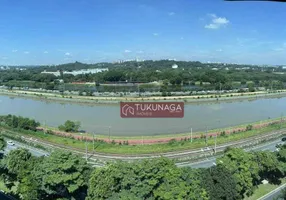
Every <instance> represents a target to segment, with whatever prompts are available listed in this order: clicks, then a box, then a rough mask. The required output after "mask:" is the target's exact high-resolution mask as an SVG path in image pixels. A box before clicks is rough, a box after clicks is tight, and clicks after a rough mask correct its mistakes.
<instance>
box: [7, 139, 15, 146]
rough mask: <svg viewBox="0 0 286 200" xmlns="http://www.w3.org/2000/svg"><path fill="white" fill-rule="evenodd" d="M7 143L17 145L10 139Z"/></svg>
mask: <svg viewBox="0 0 286 200" xmlns="http://www.w3.org/2000/svg"><path fill="white" fill-rule="evenodd" d="M7 144H8V145H11V146H14V145H15V143H14V142H12V141H11V140H9V141H8V142H7Z"/></svg>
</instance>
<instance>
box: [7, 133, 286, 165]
mask: <svg viewBox="0 0 286 200" xmlns="http://www.w3.org/2000/svg"><path fill="white" fill-rule="evenodd" d="M13 142H14V143H15V145H14V146H11V145H7V147H6V149H5V151H4V154H7V153H8V152H9V151H11V150H13V149H17V148H26V149H29V151H30V152H31V153H32V155H34V156H37V157H39V156H44V155H47V154H48V152H45V151H43V150H39V149H36V148H32V147H29V146H27V145H24V144H21V143H18V142H15V141H13ZM283 143H285V142H281V138H279V139H276V140H274V141H271V142H267V143H264V144H261V145H258V146H254V147H253V148H248V149H246V151H251V150H253V151H265V150H270V151H275V150H276V145H277V144H283ZM218 157H219V156H218ZM218 157H209V158H206V159H205V160H203V161H199V162H185V163H177V166H178V167H192V168H208V167H211V166H213V165H214V164H215V163H216V159H217V158H218ZM98 166H99V165H98Z"/></svg>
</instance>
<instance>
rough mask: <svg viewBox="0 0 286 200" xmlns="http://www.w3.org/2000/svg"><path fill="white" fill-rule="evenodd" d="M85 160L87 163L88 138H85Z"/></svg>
mask: <svg viewBox="0 0 286 200" xmlns="http://www.w3.org/2000/svg"><path fill="white" fill-rule="evenodd" d="M85 155H86V156H85V159H86V161H87V136H85Z"/></svg>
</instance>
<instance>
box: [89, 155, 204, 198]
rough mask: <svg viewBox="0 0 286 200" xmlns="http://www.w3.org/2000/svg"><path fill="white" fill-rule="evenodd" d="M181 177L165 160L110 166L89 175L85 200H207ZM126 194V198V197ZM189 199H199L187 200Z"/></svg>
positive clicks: (202, 193) (179, 172) (170, 163)
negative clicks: (120, 199) (122, 198)
mask: <svg viewBox="0 0 286 200" xmlns="http://www.w3.org/2000/svg"><path fill="white" fill-rule="evenodd" d="M182 176H183V171H182V169H179V168H178V167H176V165H175V164H174V163H173V161H171V160H168V159H165V158H161V159H156V160H143V161H138V162H134V163H126V162H118V163H115V164H109V165H108V166H107V167H105V168H100V169H96V170H95V171H94V172H93V173H92V175H91V178H90V181H89V190H88V197H87V200H92V199H118V198H120V197H124V199H166V200H167V199H207V198H205V193H206V192H205V191H204V192H205V193H204V192H202V190H198V191H195V190H194V189H193V188H191V185H195V183H190V182H191V181H190V182H189V184H188V182H187V181H185V180H184V178H183V177H182ZM102 177H104V178H102ZM185 179H187V177H185ZM194 188H195V187H194ZM197 188H199V187H197ZM126 194H128V195H127V196H126V197H125V195H126ZM192 196H197V197H198V198H190V197H192Z"/></svg>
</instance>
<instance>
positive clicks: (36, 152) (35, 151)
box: [4, 141, 48, 157]
mask: <svg viewBox="0 0 286 200" xmlns="http://www.w3.org/2000/svg"><path fill="white" fill-rule="evenodd" d="M13 142H14V143H15V145H8V144H7V147H6V148H5V150H4V154H7V153H9V151H11V150H15V149H17V148H25V149H28V150H29V151H30V152H31V153H32V155H34V156H37V157H40V156H45V155H46V154H48V152H45V151H43V150H40V149H36V148H32V147H29V146H27V145H24V144H21V143H19V142H15V141H13Z"/></svg>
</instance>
